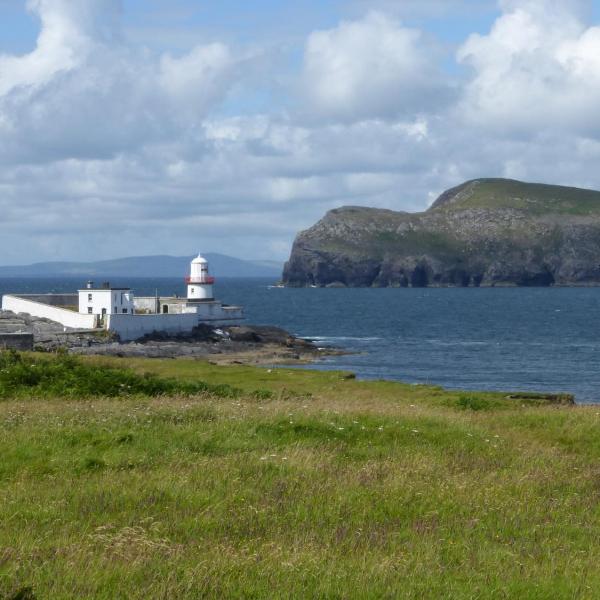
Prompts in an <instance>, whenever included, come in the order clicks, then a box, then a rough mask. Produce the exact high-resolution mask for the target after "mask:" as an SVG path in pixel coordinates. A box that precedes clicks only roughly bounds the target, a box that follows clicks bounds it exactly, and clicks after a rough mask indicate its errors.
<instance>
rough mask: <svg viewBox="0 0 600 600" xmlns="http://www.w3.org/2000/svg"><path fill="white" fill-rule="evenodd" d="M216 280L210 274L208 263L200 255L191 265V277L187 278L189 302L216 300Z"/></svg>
mask: <svg viewBox="0 0 600 600" xmlns="http://www.w3.org/2000/svg"><path fill="white" fill-rule="evenodd" d="M214 282H215V278H214V277H211V276H210V275H209V274H208V261H207V260H206V259H205V258H204V257H203V256H200V254H198V256H197V257H196V258H194V260H193V261H192V263H191V265H190V276H189V277H186V283H187V299H188V302H202V301H203V300H214V295H213V283H214Z"/></svg>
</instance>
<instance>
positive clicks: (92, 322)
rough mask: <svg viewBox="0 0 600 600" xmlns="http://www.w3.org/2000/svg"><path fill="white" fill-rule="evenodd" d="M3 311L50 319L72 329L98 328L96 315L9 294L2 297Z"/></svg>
mask: <svg viewBox="0 0 600 600" xmlns="http://www.w3.org/2000/svg"><path fill="white" fill-rule="evenodd" d="M2 310H12V311H13V312H15V313H26V314H29V315H31V316H33V317H41V318H44V319H50V320H51V321H56V322H57V323H61V324H62V325H64V326H65V327H70V328H72V329H94V328H95V327H96V317H95V316H94V315H82V314H80V313H76V312H75V311H72V310H67V309H65V308H58V307H57V306H50V305H48V304H42V303H41V302H34V301H33V300H26V299H24V298H19V297H18V296H11V295H9V294H7V295H5V296H3V297H2Z"/></svg>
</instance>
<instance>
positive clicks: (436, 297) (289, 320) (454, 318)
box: [0, 279, 600, 402]
mask: <svg viewBox="0 0 600 600" xmlns="http://www.w3.org/2000/svg"><path fill="white" fill-rule="evenodd" d="M81 283H82V282H81V281H80V280H68V279H61V280H39V279H37V280H34V279H4V280H0V294H2V293H5V292H8V291H15V292H39V291H55V292H59V291H71V290H74V289H76V288H77V287H78V286H79V285H80V284H81ZM112 283H114V284H122V285H124V284H129V285H131V287H132V288H133V289H134V291H135V292H136V294H138V295H148V294H154V293H155V290H156V289H158V292H159V293H160V294H173V293H178V294H180V295H182V294H183V293H184V286H183V283H182V282H181V281H180V280H177V279H156V280H151V279H137V280H135V279H130V280H127V281H125V280H117V279H113V280H112ZM271 283H272V281H269V280H257V279H247V280H239V279H238V280H235V279H231V280H226V279H222V280H220V281H218V282H217V285H216V292H217V296H218V297H219V298H220V299H221V300H223V301H224V302H226V303H228V304H242V305H243V306H244V307H245V312H246V316H247V320H248V322H249V323H253V324H271V325H279V326H281V327H284V328H285V329H287V330H289V331H291V332H292V333H295V334H296V335H300V336H303V337H310V338H312V339H314V340H316V341H317V342H318V343H319V344H320V345H323V346H327V345H336V346H341V347H343V348H345V349H348V350H350V351H352V352H354V353H355V354H351V355H346V356H339V357H337V356H336V357H331V358H327V359H326V360H324V361H323V362H321V363H319V364H318V365H317V368H336V369H348V370H352V371H355V372H356V373H357V375H358V376H359V377H361V378H365V379H397V380H402V381H406V382H411V383H429V384H438V385H442V386H444V387H448V388H459V389H474V390H523V391H526V390H535V391H548V392H559V391H562V392H571V393H574V394H576V397H577V400H578V401H579V402H600V336H599V335H598V331H599V329H600V288H508V289H500V288H494V289H489V288H480V289H320V288H316V289H285V288H284V289H281V288H270V287H269V285H270V284H271Z"/></svg>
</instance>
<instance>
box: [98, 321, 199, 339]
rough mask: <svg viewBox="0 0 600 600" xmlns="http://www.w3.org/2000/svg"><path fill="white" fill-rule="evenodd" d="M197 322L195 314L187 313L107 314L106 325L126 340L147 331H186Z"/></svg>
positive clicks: (142, 334)
mask: <svg viewBox="0 0 600 600" xmlns="http://www.w3.org/2000/svg"><path fill="white" fill-rule="evenodd" d="M197 324H198V317H197V316H196V315H195V314H188V315H171V314H169V315H107V317H106V327H107V329H110V330H111V331H114V332H115V333H118V334H119V336H120V338H121V341H123V342H126V341H130V340H136V339H138V338H141V337H143V336H144V335H146V334H147V333H153V332H154V331H161V332H165V333H188V332H190V331H191V330H192V329H193V328H194V327H195V326H196V325H197Z"/></svg>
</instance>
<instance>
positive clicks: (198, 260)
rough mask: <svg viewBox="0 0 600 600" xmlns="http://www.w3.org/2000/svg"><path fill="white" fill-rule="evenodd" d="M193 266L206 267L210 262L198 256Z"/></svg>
mask: <svg viewBox="0 0 600 600" xmlns="http://www.w3.org/2000/svg"><path fill="white" fill-rule="evenodd" d="M192 264H193V265H206V264H208V261H207V260H206V259H205V258H204V257H203V256H202V255H200V254H198V256H196V258H194V260H193V261H192Z"/></svg>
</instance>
